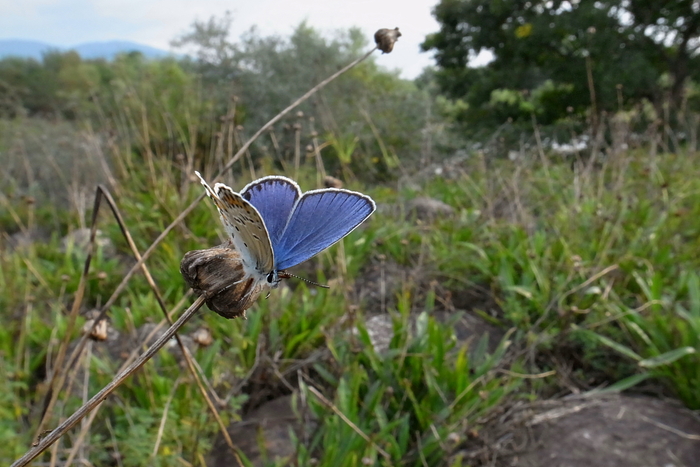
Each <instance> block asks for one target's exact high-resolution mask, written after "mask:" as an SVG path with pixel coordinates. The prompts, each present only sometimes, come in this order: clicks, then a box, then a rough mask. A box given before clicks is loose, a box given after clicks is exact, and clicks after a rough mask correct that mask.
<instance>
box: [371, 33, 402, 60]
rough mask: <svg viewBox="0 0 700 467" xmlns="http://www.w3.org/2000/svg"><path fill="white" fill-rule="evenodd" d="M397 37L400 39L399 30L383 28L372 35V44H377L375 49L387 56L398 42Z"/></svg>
mask: <svg viewBox="0 0 700 467" xmlns="http://www.w3.org/2000/svg"><path fill="white" fill-rule="evenodd" d="M399 37H401V33H400V32H399V28H394V29H386V28H385V29H380V30H379V31H377V32H375V33H374V42H375V43H376V44H377V48H378V49H379V50H381V51H382V52H383V53H385V54H388V53H390V52H391V51H392V50H394V43H396V41H397V40H399Z"/></svg>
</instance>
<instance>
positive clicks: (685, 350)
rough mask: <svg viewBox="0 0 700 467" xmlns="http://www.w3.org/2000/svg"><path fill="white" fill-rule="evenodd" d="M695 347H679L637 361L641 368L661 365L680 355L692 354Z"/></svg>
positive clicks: (672, 360)
mask: <svg viewBox="0 0 700 467" xmlns="http://www.w3.org/2000/svg"><path fill="white" fill-rule="evenodd" d="M694 353H695V349H694V348H693V347H680V348H678V349H675V350H671V351H670V352H666V353H662V354H661V355H657V356H656V357H652V358H646V359H644V360H642V361H640V362H639V363H638V365H639V366H641V367H642V368H656V367H658V366H662V365H668V364H669V363H673V362H675V361H676V360H678V359H679V358H681V357H685V356H686V355H690V354H694Z"/></svg>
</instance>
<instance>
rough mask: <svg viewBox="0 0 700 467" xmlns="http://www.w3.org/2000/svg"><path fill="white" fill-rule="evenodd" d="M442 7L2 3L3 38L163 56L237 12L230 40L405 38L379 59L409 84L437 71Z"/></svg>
mask: <svg viewBox="0 0 700 467" xmlns="http://www.w3.org/2000/svg"><path fill="white" fill-rule="evenodd" d="M437 2H438V0H355V1H353V0H245V1H244V0H227V1H224V0H120V1H118V0H0V39H27V40H36V41H41V42H48V43H50V44H52V45H56V46H64V47H70V46H74V45H78V44H81V43H84V42H95V41H110V40H127V41H134V42H139V43H142V44H146V45H150V46H153V47H157V48H160V49H164V50H170V46H169V42H170V41H171V40H172V39H173V38H175V37H177V36H179V35H181V34H183V33H185V32H187V30H188V29H189V26H190V25H191V24H192V22H193V21H194V20H195V19H197V20H208V19H209V18H210V17H212V16H216V17H222V16H223V14H224V13H225V12H226V11H227V10H228V11H230V12H231V13H232V17H233V24H232V29H231V38H232V39H235V38H238V37H239V36H241V35H242V34H243V33H245V32H246V31H248V30H249V29H250V28H251V27H252V26H257V28H258V32H259V33H260V34H261V35H271V34H277V35H281V36H287V35H289V34H291V33H292V31H293V30H294V27H295V26H297V25H298V24H299V23H300V22H302V21H304V20H306V21H307V23H308V25H309V26H312V27H313V28H315V29H317V30H319V31H321V32H322V33H325V34H327V35H328V36H330V35H332V33H333V31H335V30H338V29H347V28H349V27H353V26H356V27H359V28H361V29H362V30H363V31H364V32H365V33H366V34H367V37H368V40H369V41H370V42H373V39H372V38H373V37H374V32H375V31H376V30H377V29H380V28H394V27H399V28H400V30H401V33H402V36H401V38H400V39H399V42H398V43H397V44H396V45H395V47H394V51H393V52H392V53H391V54H386V55H382V56H378V57H377V62H378V63H379V64H380V65H383V66H385V67H387V68H389V69H398V70H400V72H401V76H402V77H403V78H407V79H412V78H415V77H416V76H418V75H419V74H420V72H421V71H422V69H423V68H424V67H426V66H429V65H431V64H433V62H432V57H431V54H430V53H424V52H420V43H421V42H422V41H423V40H424V39H425V36H426V35H427V34H430V33H432V32H436V31H438V29H439V26H438V23H437V22H436V21H435V19H434V18H433V16H432V15H431V10H432V8H433V7H434V6H435V4H437Z"/></svg>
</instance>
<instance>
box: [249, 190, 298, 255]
mask: <svg viewBox="0 0 700 467" xmlns="http://www.w3.org/2000/svg"><path fill="white" fill-rule="evenodd" d="M241 196H242V197H243V198H245V199H246V200H247V201H249V202H250V204H252V205H253V206H255V209H257V210H258V212H259V213H260V215H261V216H262V218H263V220H264V222H265V227H267V232H268V234H270V243H272V245H273V249H274V246H275V245H276V244H277V243H278V242H279V239H280V237H281V235H282V232H284V229H285V227H286V226H287V223H288V222H289V216H290V214H291V213H292V209H294V205H295V204H296V202H297V201H298V200H299V198H301V190H300V189H299V185H297V184H296V182H294V181H293V180H290V179H289V178H287V177H280V176H269V177H264V178H261V179H260V180H256V181H254V182H252V183H250V184H248V185H246V187H245V188H243V189H242V190H241Z"/></svg>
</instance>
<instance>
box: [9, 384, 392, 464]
mask: <svg viewBox="0 0 700 467" xmlns="http://www.w3.org/2000/svg"><path fill="white" fill-rule="evenodd" d="M307 387H308V388H309V391H311V393H312V394H313V395H314V396H316V397H317V398H318V400H320V401H321V402H323V404H324V405H325V406H327V407H328V408H330V409H331V410H332V411H333V412H335V413H336V415H338V416H339V417H340V418H341V419H342V420H343V421H344V422H345V423H347V424H348V426H349V427H350V428H352V429H353V430H355V432H356V433H357V434H358V435H360V436H361V437H362V439H364V440H365V441H367V442H368V443H369V444H371V445H372V446H373V447H374V449H376V450H377V452H378V453H379V454H381V455H382V456H384V458H385V459H386V460H388V461H389V462H391V456H390V455H389V453H388V452H386V451H385V450H384V449H382V448H380V447H379V446H377V443H375V442H374V441H372V440H371V439H370V437H369V436H367V434H366V433H365V432H364V431H362V430H361V429H360V427H358V426H357V425H355V424H354V423H353V422H352V420H350V419H349V418H348V417H346V416H345V414H344V413H343V412H341V411H340V409H339V408H338V407H336V406H335V405H333V403H332V402H331V401H329V400H328V399H326V397H325V396H324V395H323V394H321V392H320V391H319V390H318V389H316V388H315V387H313V386H311V385H310V384H309V385H307ZM13 467H14V466H13Z"/></svg>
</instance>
